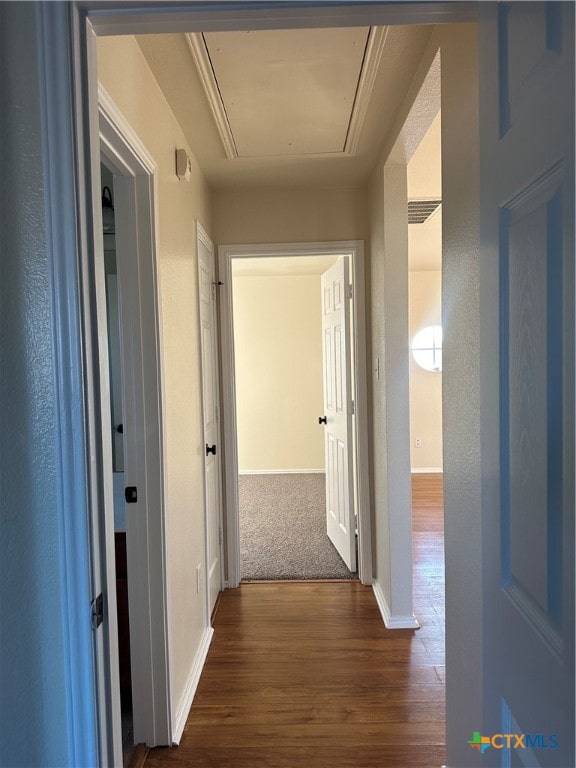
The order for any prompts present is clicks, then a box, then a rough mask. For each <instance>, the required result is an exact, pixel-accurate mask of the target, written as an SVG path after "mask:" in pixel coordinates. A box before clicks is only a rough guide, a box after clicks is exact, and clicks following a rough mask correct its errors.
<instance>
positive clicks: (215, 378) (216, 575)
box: [196, 222, 222, 624]
mask: <svg viewBox="0 0 576 768" xmlns="http://www.w3.org/2000/svg"><path fill="white" fill-rule="evenodd" d="M196 233H197V237H196V241H197V247H198V306H199V312H200V333H201V353H202V413H203V424H204V445H205V451H204V483H205V485H204V494H205V505H206V506H205V515H206V589H207V600H208V608H207V617H206V621H207V623H208V624H209V623H210V616H211V614H212V611H213V610H214V606H215V604H216V599H217V597H218V594H219V592H220V591H221V589H222V556H221V530H222V512H221V501H220V499H221V494H220V482H221V481H220V478H221V469H220V467H221V458H220V457H221V440H220V407H219V383H218V382H219V375H218V340H217V318H216V290H217V286H216V266H215V260H214V246H213V244H212V242H211V241H210V238H209V237H208V235H207V234H206V232H205V231H204V229H203V228H202V227H201V226H200V224H199V223H198V222H197V223H196ZM214 451H215V453H214Z"/></svg>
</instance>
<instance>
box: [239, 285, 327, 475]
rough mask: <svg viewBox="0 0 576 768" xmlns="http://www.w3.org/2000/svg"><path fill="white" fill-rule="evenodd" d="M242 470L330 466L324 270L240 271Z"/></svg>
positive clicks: (317, 468) (240, 461)
mask: <svg viewBox="0 0 576 768" xmlns="http://www.w3.org/2000/svg"><path fill="white" fill-rule="evenodd" d="M233 301H234V344H235V361H236V395H237V418H238V465H239V470H240V472H246V471H259V470H260V471H262V470H275V471H277V470H288V471H293V470H300V469H304V470H323V468H324V431H323V429H322V428H321V427H319V425H318V416H320V415H321V414H322V409H323V393H322V316H321V309H320V276H319V275H293V276H286V275H284V276H276V275H273V276H270V275H268V276H257V277H235V278H234V281H233Z"/></svg>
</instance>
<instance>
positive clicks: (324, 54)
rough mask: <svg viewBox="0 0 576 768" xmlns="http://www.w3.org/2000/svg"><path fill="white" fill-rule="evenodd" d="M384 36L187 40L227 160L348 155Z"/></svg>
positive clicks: (289, 33) (305, 34) (315, 33)
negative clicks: (236, 158)
mask: <svg viewBox="0 0 576 768" xmlns="http://www.w3.org/2000/svg"><path fill="white" fill-rule="evenodd" d="M384 40H385V30H384V29H383V28H375V27H372V28H371V27H354V28H347V29H300V30H293V29H284V30H257V31H247V32H210V33H204V34H194V35H192V34H191V35H188V43H189V45H190V50H191V52H192V55H193V57H194V60H195V62H196V66H197V68H198V72H199V74H200V76H201V79H202V84H203V86H204V90H205V92H206V95H207V97H208V100H209V103H210V106H211V109H212V112H213V115H214V118H215V120H216V123H217V125H218V129H219V133H220V137H221V139H222V142H223V144H224V147H225V149H226V153H227V155H228V157H229V158H234V157H246V158H254V157H282V156H300V157H302V156H309V155H335V154H336V155H338V154H353V153H354V152H355V150H356V146H357V143H358V136H359V133H360V130H361V128H362V123H363V120H364V116H365V114H366V108H367V105H368V102H369V99H370V95H371V92H372V87H373V84H374V78H375V76H376V72H377V69H378V64H379V61H380V56H381V53H382V46H383V44H384Z"/></svg>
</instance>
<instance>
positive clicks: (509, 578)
mask: <svg viewBox="0 0 576 768" xmlns="http://www.w3.org/2000/svg"><path fill="white" fill-rule="evenodd" d="M488 13H489V14H491V17H490V18H486V19H485V21H484V22H483V24H482V29H483V32H482V35H483V37H482V45H481V56H482V60H481V83H480V91H481V94H483V99H482V102H481V112H480V114H481V212H482V219H481V236H482V247H483V252H482V256H483V259H482V276H481V277H482V285H481V295H482V312H483V320H482V346H481V355H482V358H481V359H483V360H485V361H490V364H486V363H484V364H483V366H482V391H483V394H482V398H483V417H482V432H483V435H482V438H483V439H482V456H483V460H482V463H483V466H482V469H483V471H482V475H483V489H482V491H483V528H484V533H483V546H484V562H485V572H484V658H485V669H484V682H485V721H484V726H483V727H484V732H485V733H486V735H490V734H494V733H504V734H505V733H510V732H516V733H525V734H530V735H531V736H537V735H538V734H540V736H541V737H542V738H541V739H540V741H536V743H535V745H534V744H533V745H532V749H531V750H528V749H526V750H521V749H518V750H513V749H502V750H497V749H494V748H493V747H490V748H488V749H487V750H486V752H485V753H484V765H490V766H492V765H494V766H496V765H514V764H521V765H537V766H543V767H544V766H549V767H557V768H560V766H567V765H574V764H575V760H574V450H573V445H574V311H573V308H574V264H573V262H574V196H573V187H574V144H573V142H574V81H573V69H574V12H573V6H572V4H568V3H538V2H537V3H502V4H498V5H496V4H495V5H494V6H492V8H491V9H490V11H489V12H488ZM491 306H492V307H493V309H494V311H493V312H491V311H490V310H489V308H490V307H491ZM494 360H497V361H498V365H496V366H494V365H493V364H492V362H493V361H494ZM511 729H513V730H511ZM551 737H553V738H551ZM518 761H520V762H518ZM527 761H528V762H527Z"/></svg>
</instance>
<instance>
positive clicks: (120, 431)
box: [116, 424, 124, 435]
mask: <svg viewBox="0 0 576 768" xmlns="http://www.w3.org/2000/svg"><path fill="white" fill-rule="evenodd" d="M116 432H118V434H120V435H123V434H124V424H118V426H117V427H116Z"/></svg>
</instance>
